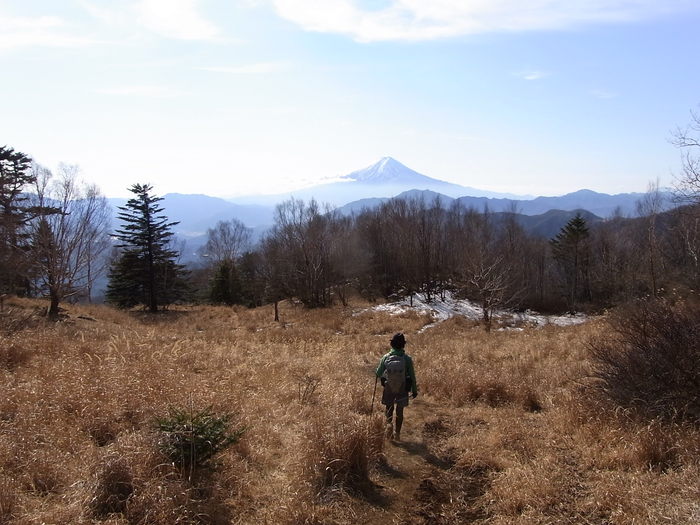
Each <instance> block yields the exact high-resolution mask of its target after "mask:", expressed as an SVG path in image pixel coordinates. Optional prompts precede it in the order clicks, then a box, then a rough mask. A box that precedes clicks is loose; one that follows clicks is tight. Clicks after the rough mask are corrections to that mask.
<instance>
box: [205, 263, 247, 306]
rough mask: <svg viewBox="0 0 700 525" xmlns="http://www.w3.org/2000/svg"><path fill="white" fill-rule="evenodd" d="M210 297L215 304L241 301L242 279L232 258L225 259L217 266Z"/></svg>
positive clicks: (229, 303) (231, 303)
mask: <svg viewBox="0 0 700 525" xmlns="http://www.w3.org/2000/svg"><path fill="white" fill-rule="evenodd" d="M209 298H210V299H211V302H213V303H214V304H226V305H229V306H231V305H234V304H239V303H240V302H241V280H240V277H239V275H238V271H237V270H236V265H235V264H234V263H233V261H232V260H231V259H224V260H223V261H222V262H221V263H220V264H219V266H218V267H217V269H216V273H215V274H214V278H213V279H212V282H211V291H210V293H209Z"/></svg>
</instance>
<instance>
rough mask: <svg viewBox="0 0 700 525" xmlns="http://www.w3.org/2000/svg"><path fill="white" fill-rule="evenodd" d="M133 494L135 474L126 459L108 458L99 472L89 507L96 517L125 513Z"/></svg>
mask: <svg viewBox="0 0 700 525" xmlns="http://www.w3.org/2000/svg"><path fill="white" fill-rule="evenodd" d="M133 492H134V485H133V474H132V472H131V468H130V467H129V464H128V462H127V461H126V459H125V458H123V457H119V456H108V457H106V458H105V459H104V461H103V463H102V464H101V466H100V469H99V471H98V472H97V475H96V479H95V482H94V487H93V490H92V499H91V500H90V503H89V506H90V508H91V509H92V513H93V515H95V516H96V517H106V516H109V515H110V514H113V513H123V512H124V511H125V510H126V505H127V501H128V500H129V498H130V497H131V495H132V493H133Z"/></svg>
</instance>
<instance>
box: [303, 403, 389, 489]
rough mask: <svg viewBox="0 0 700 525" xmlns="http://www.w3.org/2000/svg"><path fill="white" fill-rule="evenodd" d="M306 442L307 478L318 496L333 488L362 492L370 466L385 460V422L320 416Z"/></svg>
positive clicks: (311, 427) (310, 429)
mask: <svg viewBox="0 0 700 525" xmlns="http://www.w3.org/2000/svg"><path fill="white" fill-rule="evenodd" d="M306 443H307V445H306V469H307V475H308V479H309V481H310V482H311V485H312V486H313V488H314V491H315V494H316V495H317V496H321V495H323V494H324V493H325V492H327V491H329V490H332V489H348V490H350V491H359V492H363V491H365V490H366V489H367V488H368V487H369V486H370V478H369V472H370V467H371V466H372V465H373V464H374V463H376V462H378V460H379V459H380V458H381V457H382V451H383V449H384V438H383V425H382V420H381V418H379V417H375V418H373V419H371V420H370V419H369V418H366V417H358V416H353V415H339V414H338V415H331V414H330V413H328V414H320V415H318V416H317V417H315V418H314V419H313V420H312V421H311V424H310V426H309V427H308V428H307V433H306Z"/></svg>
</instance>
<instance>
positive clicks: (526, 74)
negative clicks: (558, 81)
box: [515, 71, 549, 80]
mask: <svg viewBox="0 0 700 525" xmlns="http://www.w3.org/2000/svg"><path fill="white" fill-rule="evenodd" d="M515 76H516V77H519V78H522V79H523V80H541V79H543V78H545V77H548V76H549V73H546V72H544V71H521V72H519V73H515Z"/></svg>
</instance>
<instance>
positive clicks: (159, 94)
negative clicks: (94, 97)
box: [97, 86, 182, 98]
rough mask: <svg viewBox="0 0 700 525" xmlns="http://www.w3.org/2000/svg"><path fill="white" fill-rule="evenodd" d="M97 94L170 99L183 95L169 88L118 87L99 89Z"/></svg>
mask: <svg viewBox="0 0 700 525" xmlns="http://www.w3.org/2000/svg"><path fill="white" fill-rule="evenodd" d="M97 93H99V94H101V95H115V96H126V97H131V96H136V97H154V98H170V97H177V96H180V95H182V93H181V92H179V91H177V90H174V89H172V88H169V87H167V86H118V87H111V88H104V89H98V90H97Z"/></svg>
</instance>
